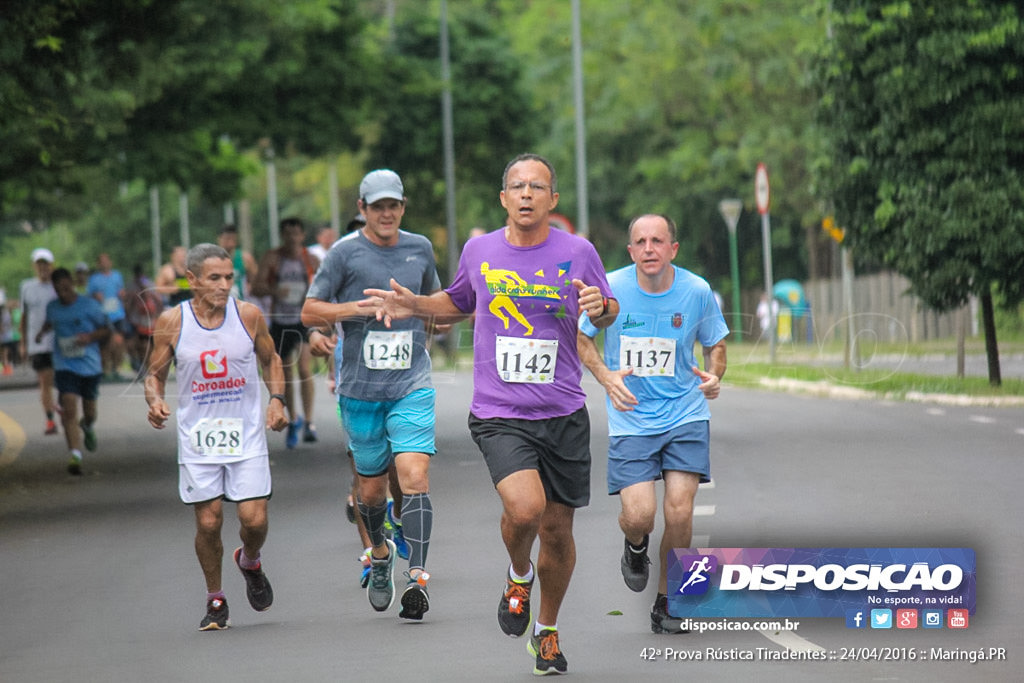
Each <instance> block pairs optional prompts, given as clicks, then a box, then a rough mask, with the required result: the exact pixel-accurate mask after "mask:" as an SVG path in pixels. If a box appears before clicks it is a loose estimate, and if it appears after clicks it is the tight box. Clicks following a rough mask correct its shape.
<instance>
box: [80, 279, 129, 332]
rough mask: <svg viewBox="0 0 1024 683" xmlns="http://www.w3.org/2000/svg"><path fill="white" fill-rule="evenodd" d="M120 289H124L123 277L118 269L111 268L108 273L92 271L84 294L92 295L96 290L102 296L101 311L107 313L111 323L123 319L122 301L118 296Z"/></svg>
mask: <svg viewBox="0 0 1024 683" xmlns="http://www.w3.org/2000/svg"><path fill="white" fill-rule="evenodd" d="M122 291H124V278H123V277H121V271H119V270H112V271H110V272H109V273H93V274H92V275H90V276H89V285H88V288H87V289H86V294H88V295H89V296H93V295H94V294H96V292H99V293H100V295H101V296H102V297H103V302H102V306H103V312H104V313H106V314H107V317H108V318H110V322H112V323H116V322H117V321H119V320H122V319H124V302H122V301H121V297H120V293H121V292H122Z"/></svg>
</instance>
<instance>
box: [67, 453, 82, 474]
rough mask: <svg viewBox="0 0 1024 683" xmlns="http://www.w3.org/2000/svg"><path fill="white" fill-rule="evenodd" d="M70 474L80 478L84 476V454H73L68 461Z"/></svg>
mask: <svg viewBox="0 0 1024 683" xmlns="http://www.w3.org/2000/svg"><path fill="white" fill-rule="evenodd" d="M68 474H74V475H75V476H80V475H81V474H82V454H81V453H75V452H74V451H72V452H71V458H70V459H69V460H68Z"/></svg>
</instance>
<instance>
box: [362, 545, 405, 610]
mask: <svg viewBox="0 0 1024 683" xmlns="http://www.w3.org/2000/svg"><path fill="white" fill-rule="evenodd" d="M384 542H385V543H386V544H387V546H388V556H387V557H385V558H383V559H378V558H376V557H371V558H370V583H369V585H368V586H367V587H366V597H367V598H368V599H369V600H370V606H371V607H373V609H375V610H377V611H378V612H383V611H385V610H386V609H388V608H389V607H391V604H392V603H393V602H394V601H395V555H397V554H398V552H397V550H396V549H395V544H394V543H393V542H392V541H391V539H387V538H386V539H384Z"/></svg>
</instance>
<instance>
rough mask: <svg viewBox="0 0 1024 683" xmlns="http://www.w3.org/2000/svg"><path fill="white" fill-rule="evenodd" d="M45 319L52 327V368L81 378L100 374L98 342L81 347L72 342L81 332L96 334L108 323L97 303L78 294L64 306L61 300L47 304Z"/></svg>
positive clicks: (101, 372)
mask: <svg viewBox="0 0 1024 683" xmlns="http://www.w3.org/2000/svg"><path fill="white" fill-rule="evenodd" d="M46 319H47V321H49V323H50V325H51V326H52V327H53V367H54V369H55V370H66V371H68V372H73V373H75V374H76V375H81V376H83V377H92V376H93V375H102V374H103V360H102V358H101V356H100V344H99V342H92V343H91V344H86V345H84V346H81V345H79V344H78V343H77V342H76V341H75V336H76V335H78V334H81V333H83V332H95V331H96V330H98V329H101V328H104V327H107V326H108V325H109V324H110V323H109V322H108V320H107V316H106V314H104V313H103V308H102V307H101V306H100V304H99V302H98V301H96V300H95V299H93V298H90V297H87V296H82V295H79V296H78V298H77V299H75V300H74V301H73V302H72V303H71V304H69V305H67V306H65V305H64V304H62V303H61V302H60V299H54V300H53V301H51V302H50V303H48V304H47V305H46Z"/></svg>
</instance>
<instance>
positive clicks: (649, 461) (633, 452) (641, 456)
mask: <svg viewBox="0 0 1024 683" xmlns="http://www.w3.org/2000/svg"><path fill="white" fill-rule="evenodd" d="M710 437H711V429H710V426H709V424H708V421H707V420H699V421H697V422H687V423H686V424H682V425H680V426H678V427H675V428H674V429H671V430H669V431H667V432H665V433H664V434H655V435H651V436H646V435H645V436H634V435H626V436H609V437H608V493H609V495H614V494H616V493H618V492H619V491H621V490H622V489H624V488H626V487H627V486H631V485H633V484H639V483H640V482H642V481H657V480H658V479H661V473H662V472H663V471H665V470H676V471H679V472H693V473H694V474H698V475H700V481H701V483H702V484H703V483H706V482H709V481H711V455H710Z"/></svg>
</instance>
